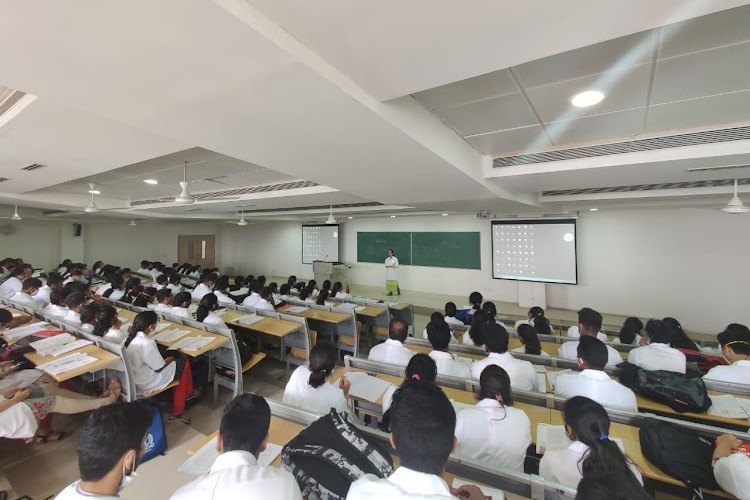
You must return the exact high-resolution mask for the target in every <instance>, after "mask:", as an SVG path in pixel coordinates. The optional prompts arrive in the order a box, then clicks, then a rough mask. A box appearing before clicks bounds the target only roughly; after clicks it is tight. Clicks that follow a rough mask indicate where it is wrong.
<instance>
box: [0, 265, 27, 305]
mask: <svg viewBox="0 0 750 500" xmlns="http://www.w3.org/2000/svg"><path fill="white" fill-rule="evenodd" d="M26 273H27V272H26V269H25V268H23V267H21V266H17V267H14V268H13V270H12V271H11V273H10V277H9V278H8V279H6V280H5V281H3V282H2V284H0V297H2V298H4V299H10V298H11V297H13V296H14V295H15V294H16V293H18V292H20V291H21V289H22V288H23V280H25V279H27V278H30V277H31V275H29V276H26Z"/></svg>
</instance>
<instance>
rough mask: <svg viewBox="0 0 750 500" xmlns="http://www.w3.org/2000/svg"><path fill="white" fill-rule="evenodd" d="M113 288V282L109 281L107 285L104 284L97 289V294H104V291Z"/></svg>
mask: <svg viewBox="0 0 750 500" xmlns="http://www.w3.org/2000/svg"><path fill="white" fill-rule="evenodd" d="M110 288H112V283H107V284H106V285H102V286H100V287H99V288H97V289H96V294H97V295H104V292H106V291H107V290H109V289H110Z"/></svg>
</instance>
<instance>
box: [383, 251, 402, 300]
mask: <svg viewBox="0 0 750 500" xmlns="http://www.w3.org/2000/svg"><path fill="white" fill-rule="evenodd" d="M396 269H398V257H396V254H395V253H393V250H391V249H390V248H389V249H388V256H387V257H386V259H385V289H386V290H387V291H388V295H393V294H394V293H397V294H398V295H401V288H400V287H399V286H398V271H396Z"/></svg>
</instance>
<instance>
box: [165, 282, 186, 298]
mask: <svg viewBox="0 0 750 500" xmlns="http://www.w3.org/2000/svg"><path fill="white" fill-rule="evenodd" d="M167 288H169V289H170V290H172V295H177V294H178V293H180V292H181V291H182V285H173V284H172V283H170V284H169V285H167Z"/></svg>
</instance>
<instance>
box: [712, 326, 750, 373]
mask: <svg viewBox="0 0 750 500" xmlns="http://www.w3.org/2000/svg"><path fill="white" fill-rule="evenodd" d="M716 338H717V340H718V341H719V345H720V346H721V353H722V354H723V355H724V357H725V358H727V360H728V361H729V362H730V363H731V364H730V365H726V366H715V367H713V368H711V369H710V370H709V371H708V373H706V374H705V375H703V379H704V380H716V381H718V382H731V383H734V384H743V385H750V331H747V332H745V331H742V330H741V329H734V330H725V331H723V332H721V333H720V334H719V335H718V336H717V337H716Z"/></svg>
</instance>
